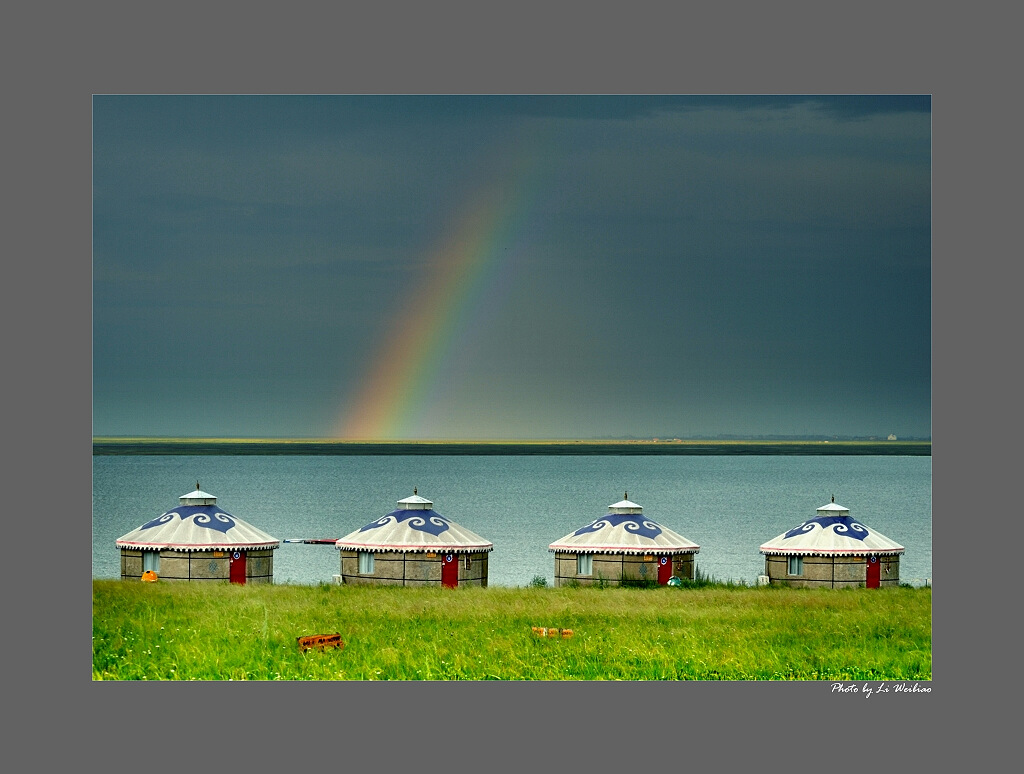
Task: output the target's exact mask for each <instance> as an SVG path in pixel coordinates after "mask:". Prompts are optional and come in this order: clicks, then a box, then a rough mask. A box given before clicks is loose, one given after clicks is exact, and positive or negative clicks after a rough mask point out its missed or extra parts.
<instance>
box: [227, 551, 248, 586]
mask: <svg viewBox="0 0 1024 774" xmlns="http://www.w3.org/2000/svg"><path fill="white" fill-rule="evenodd" d="M230 562H231V564H230V565H229V567H230V570H229V573H228V575H229V577H230V579H231V582H232V583H240V584H242V585H243V586H244V585H245V551H232V552H231V560H230Z"/></svg>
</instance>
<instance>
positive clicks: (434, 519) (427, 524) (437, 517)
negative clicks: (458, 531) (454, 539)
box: [359, 508, 451, 537]
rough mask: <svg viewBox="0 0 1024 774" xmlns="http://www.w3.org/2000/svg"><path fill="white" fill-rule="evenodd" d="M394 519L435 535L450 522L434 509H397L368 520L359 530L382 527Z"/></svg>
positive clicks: (411, 527) (443, 529) (398, 522)
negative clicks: (374, 519)
mask: <svg viewBox="0 0 1024 774" xmlns="http://www.w3.org/2000/svg"><path fill="white" fill-rule="evenodd" d="M391 521H394V522H395V523H396V524H401V523H402V522H403V521H408V522H409V524H408V526H409V528H410V529H415V530H418V531H419V532H429V533H430V534H431V535H434V536H435V537H436V536H438V535H440V534H441V533H442V532H444V531H445V530H447V529H448V525H449V524H450V523H451V522H449V521H448V519H446V518H445V517H444V516H442V515H441V514H440V513H438V512H437V511H434V510H429V511H422V510H416V509H412V508H410V509H408V510H406V509H399V510H397V511H392V512H391V513H389V514H387V515H386V516H381V517H380V518H379V519H377V521H373V522H370V523H369V524H367V525H366V526H365V527H362V528H361V529H360V530H359V531H360V532H366V531H368V530H371V529H377V528H378V527H383V526H384V525H385V524H388V523H389V522H391Z"/></svg>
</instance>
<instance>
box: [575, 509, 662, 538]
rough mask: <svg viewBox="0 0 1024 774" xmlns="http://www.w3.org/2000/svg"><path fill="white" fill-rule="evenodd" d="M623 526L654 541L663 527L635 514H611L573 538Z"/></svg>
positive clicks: (580, 529) (581, 529)
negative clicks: (606, 528)
mask: <svg viewBox="0 0 1024 774" xmlns="http://www.w3.org/2000/svg"><path fill="white" fill-rule="evenodd" d="M618 526H621V527H622V528H623V529H624V530H626V532H630V533H632V534H634V535H640V536H641V537H645V538H649V539H651V540H654V538H656V537H658V535H660V534H661V527H659V526H658V525H657V524H655V523H654V522H653V521H648V520H646V519H638V518H637V514H635V513H609V514H607V515H605V516H602V517H601V518H600V519H597V520H595V521H593V522H591V523H590V524H588V525H587V526H585V527H580V528H579V529H578V530H576V531H575V532H573V533H572V536H573V537H576V536H577V535H584V534H586V533H587V532H597V531H598V530H601V529H604V528H605V527H618Z"/></svg>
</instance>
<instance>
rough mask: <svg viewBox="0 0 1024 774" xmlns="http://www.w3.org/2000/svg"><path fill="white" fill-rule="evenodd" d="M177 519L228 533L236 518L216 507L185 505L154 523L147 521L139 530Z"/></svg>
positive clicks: (159, 517) (154, 520)
mask: <svg viewBox="0 0 1024 774" xmlns="http://www.w3.org/2000/svg"><path fill="white" fill-rule="evenodd" d="M175 518H178V519H181V520H182V521H188V520H189V519H192V521H193V523H194V524H195V525H196V526H197V527H205V528H206V529H214V530H217V532H221V533H226V532H227V531H228V530H229V529H231V528H232V527H233V526H235V517H234V516H232V515H231V514H230V513H225V512H224V511H222V510H220V509H219V508H217V507H216V506H213V505H183V506H181V507H180V508H175V509H174V510H173V511H167V513H164V514H162V515H160V516H157V517H156V518H155V519H153V520H152V521H147V522H146V523H145V524H143V525H142V526H141V527H139V529H152V528H153V527H161V526H163V525H164V524H167V523H168V522H170V521H171V520H172V519H175Z"/></svg>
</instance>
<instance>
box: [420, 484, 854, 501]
mask: <svg viewBox="0 0 1024 774" xmlns="http://www.w3.org/2000/svg"><path fill="white" fill-rule="evenodd" d="M412 493H413V494H419V492H417V491H416V487H413V488H412ZM832 502H835V498H832Z"/></svg>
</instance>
